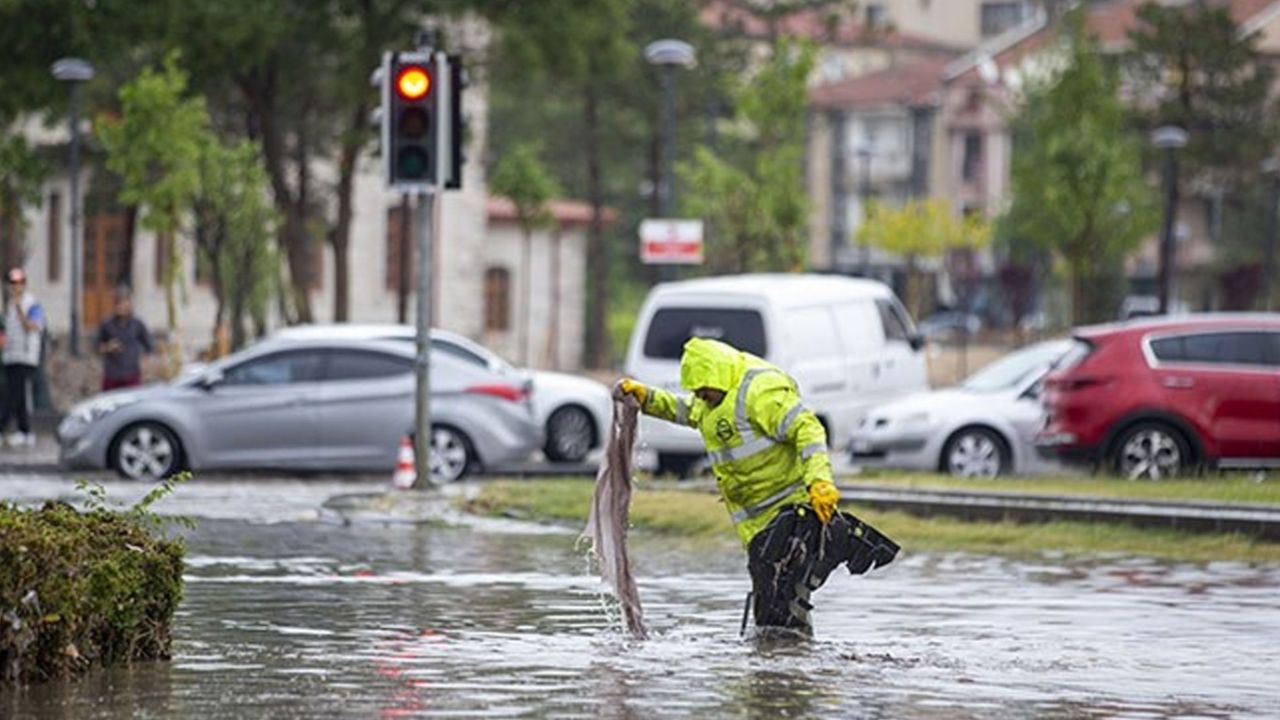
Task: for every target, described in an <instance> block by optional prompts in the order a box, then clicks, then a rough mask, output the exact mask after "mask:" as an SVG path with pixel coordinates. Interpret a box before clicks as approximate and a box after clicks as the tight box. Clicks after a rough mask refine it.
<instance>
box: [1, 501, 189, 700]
mask: <svg viewBox="0 0 1280 720" xmlns="http://www.w3.org/2000/svg"><path fill="white" fill-rule="evenodd" d="M171 489H172V486H171V485H170V484H168V483H166V484H165V485H164V486H162V487H161V488H158V489H157V491H155V492H153V493H152V495H149V496H148V498H147V499H145V500H143V501H142V502H140V503H139V504H138V505H135V506H134V507H133V508H131V509H128V510H123V511H117V510H111V509H108V508H107V507H106V505H105V503H104V502H103V501H102V495H101V490H98V491H97V492H96V493H95V492H90V496H89V503H88V504H89V509H88V510H86V511H84V512H81V511H79V510H77V509H75V508H74V507H72V506H70V505H68V504H66V503H63V502H54V501H50V502H48V503H46V504H45V505H44V506H43V507H41V508H38V509H26V510H24V509H19V508H16V507H13V506H12V505H8V504H3V503H0V683H3V682H30V681H40V680H48V679H51V678H58V677H65V676H68V675H72V674H75V673H78V672H82V671H85V670H87V669H89V668H90V667H92V666H94V665H95V664H97V665H104V666H105V665H109V664H112V663H117V662H121V661H123V662H130V661H132V660H146V659H157V658H164V659H167V658H168V657H169V646H170V621H171V620H172V618H173V612H174V610H175V609H176V608H177V607H178V602H179V601H180V600H181V599H182V570H183V564H182V556H183V545H182V543H181V541H177V540H170V539H166V538H164V537H163V536H161V535H160V534H159V533H158V532H157V528H156V527H155V517H154V516H153V515H151V514H150V513H149V512H147V507H148V506H149V505H150V503H151V502H154V500H156V499H158V498H159V497H162V496H163V495H164V494H167V492H168V491H170V490H171Z"/></svg>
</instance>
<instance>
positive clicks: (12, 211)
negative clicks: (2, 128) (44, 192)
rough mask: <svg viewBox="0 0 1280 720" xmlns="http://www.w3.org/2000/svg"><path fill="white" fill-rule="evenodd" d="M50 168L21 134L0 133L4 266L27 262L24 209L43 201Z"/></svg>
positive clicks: (0, 241) (1, 265) (0, 221)
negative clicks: (42, 192) (24, 239)
mask: <svg viewBox="0 0 1280 720" xmlns="http://www.w3.org/2000/svg"><path fill="white" fill-rule="evenodd" d="M47 174H48V168H47V167H46V166H45V164H44V162H43V161H42V160H41V158H40V156H39V155H37V154H36V153H35V151H34V150H32V149H31V147H30V146H29V145H27V142H26V140H24V139H23V138H21V137H17V136H14V137H3V136H0V268H6V269H7V268H11V267H13V266H14V265H17V264H20V263H21V262H22V261H23V256H24V255H25V253H24V252H23V237H24V235H25V234H26V227H27V223H26V218H25V216H24V212H23V211H24V210H25V208H26V207H27V206H28V205H34V204H37V203H39V202H40V191H41V188H42V187H43V186H44V179H45V177H46V175H47Z"/></svg>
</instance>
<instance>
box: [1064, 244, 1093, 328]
mask: <svg viewBox="0 0 1280 720" xmlns="http://www.w3.org/2000/svg"><path fill="white" fill-rule="evenodd" d="M1084 267H1085V261H1084V260H1083V259H1080V258H1072V259H1071V261H1070V263H1069V264H1068V270H1067V275H1068V282H1069V283H1070V285H1071V324H1072V326H1076V325H1080V324H1082V323H1083V322H1084V319H1085V316H1086V315H1087V314H1088V311H1087V310H1086V307H1087V305H1086V300H1085V292H1086V290H1085V282H1084V276H1085V271H1084Z"/></svg>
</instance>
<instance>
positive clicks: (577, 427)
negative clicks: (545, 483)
mask: <svg viewBox="0 0 1280 720" xmlns="http://www.w3.org/2000/svg"><path fill="white" fill-rule="evenodd" d="M595 437H596V429H595V422H594V421H593V420H592V418H591V414H590V413H588V412H587V411H586V410H583V409H582V408H580V407H573V406H568V407H562V408H559V409H557V410H556V411H555V412H553V413H551V417H549V418H547V444H546V446H545V447H544V448H543V451H544V452H545V453H546V454H547V459H548V460H550V461H552V462H573V463H576V462H582V459H583V458H585V457H586V456H587V453H588V452H590V451H591V445H592V444H593V443H594V442H595Z"/></svg>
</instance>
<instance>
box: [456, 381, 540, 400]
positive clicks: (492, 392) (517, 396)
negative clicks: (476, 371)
mask: <svg viewBox="0 0 1280 720" xmlns="http://www.w3.org/2000/svg"><path fill="white" fill-rule="evenodd" d="M466 391H467V392H468V393H470V394H472V395H488V396H490V397H496V398H499V399H501V400H507V401H509V402H520V401H521V400H524V399H525V397H526V396H527V395H528V392H527V391H526V390H525V388H522V387H515V386H513V385H502V384H500V383H495V384H491V385H472V386H471V387H469V388H467V390H466Z"/></svg>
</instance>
